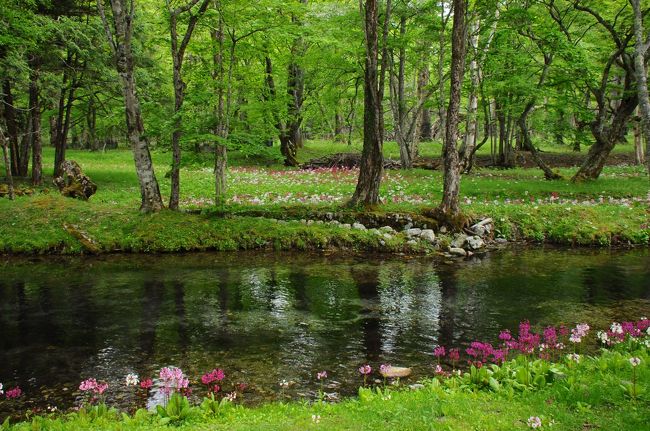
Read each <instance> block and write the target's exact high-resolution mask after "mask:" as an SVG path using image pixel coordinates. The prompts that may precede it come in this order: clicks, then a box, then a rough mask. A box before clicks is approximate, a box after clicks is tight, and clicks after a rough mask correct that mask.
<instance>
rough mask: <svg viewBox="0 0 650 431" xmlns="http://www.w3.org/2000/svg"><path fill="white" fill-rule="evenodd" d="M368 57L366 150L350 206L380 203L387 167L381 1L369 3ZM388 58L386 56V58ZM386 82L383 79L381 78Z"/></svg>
mask: <svg viewBox="0 0 650 431" xmlns="http://www.w3.org/2000/svg"><path fill="white" fill-rule="evenodd" d="M389 11H390V0H388V2H387V13H386V15H385V16H384V19H385V20H389V19H390V17H389V16H388V15H389ZM364 24H365V27H364V30H365V39H366V60H365V66H366V67H365V74H364V94H363V99H364V101H363V102H364V103H363V105H364V106H363V151H362V153H361V164H360V170H359V178H358V180H357V186H356V188H355V191H354V194H353V195H352V198H351V199H350V202H349V204H350V205H358V204H360V203H363V204H365V205H376V204H378V203H379V185H380V183H381V177H382V174H383V170H384V156H383V153H382V151H383V130H382V124H383V122H382V120H381V116H382V98H381V97H380V93H383V91H380V88H379V85H381V83H380V78H379V71H378V64H379V40H378V31H377V27H378V7H377V0H366V2H365V21H364ZM383 60H384V59H382V61H383ZM381 81H383V80H381Z"/></svg>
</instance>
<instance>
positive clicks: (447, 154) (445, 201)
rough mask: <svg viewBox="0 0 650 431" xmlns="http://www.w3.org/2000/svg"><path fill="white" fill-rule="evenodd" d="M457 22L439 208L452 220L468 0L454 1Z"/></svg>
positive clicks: (456, 209) (457, 188)
mask: <svg viewBox="0 0 650 431" xmlns="http://www.w3.org/2000/svg"><path fill="white" fill-rule="evenodd" d="M453 7H454V9H453V11H454V21H453V29H452V39H451V87H450V95H449V96H450V97H449V108H448V109H447V126H446V130H445V142H444V146H443V154H442V157H443V164H444V174H443V175H444V184H443V192H442V202H441V203H440V206H439V207H438V209H439V211H440V213H441V214H444V215H445V216H446V217H448V218H449V219H455V218H456V217H457V216H459V215H460V206H459V201H458V197H459V193H460V166H459V163H458V162H459V160H458V149H457V141H458V123H459V121H460V118H459V113H460V98H461V91H462V85H463V75H464V73H465V55H466V53H467V33H466V28H465V11H466V8H467V0H454V2H453Z"/></svg>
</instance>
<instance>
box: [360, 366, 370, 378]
mask: <svg viewBox="0 0 650 431" xmlns="http://www.w3.org/2000/svg"><path fill="white" fill-rule="evenodd" d="M359 372H360V373H361V374H363V375H364V376H367V375H368V374H370V373H372V367H371V366H370V365H368V364H366V365H362V366H360V367H359Z"/></svg>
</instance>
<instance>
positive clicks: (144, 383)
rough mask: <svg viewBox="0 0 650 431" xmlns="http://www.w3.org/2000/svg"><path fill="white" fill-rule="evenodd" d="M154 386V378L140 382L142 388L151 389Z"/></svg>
mask: <svg viewBox="0 0 650 431" xmlns="http://www.w3.org/2000/svg"><path fill="white" fill-rule="evenodd" d="M152 386H153V380H151V379H144V380H143V381H141V382H140V387H141V388H142V389H151V387H152Z"/></svg>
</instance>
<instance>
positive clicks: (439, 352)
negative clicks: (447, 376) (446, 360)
mask: <svg viewBox="0 0 650 431" xmlns="http://www.w3.org/2000/svg"><path fill="white" fill-rule="evenodd" d="M445 353H446V352H445V347H444V346H438V347H436V348H435V349H433V356H435V357H436V358H441V357H443V356H445Z"/></svg>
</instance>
